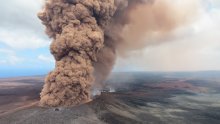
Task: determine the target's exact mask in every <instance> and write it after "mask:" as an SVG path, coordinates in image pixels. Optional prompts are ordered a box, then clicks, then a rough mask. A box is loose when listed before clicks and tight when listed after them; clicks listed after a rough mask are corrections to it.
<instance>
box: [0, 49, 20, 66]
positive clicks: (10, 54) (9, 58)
mask: <svg viewBox="0 0 220 124" xmlns="http://www.w3.org/2000/svg"><path fill="white" fill-rule="evenodd" d="M0 56H1V57H0V64H6V65H16V64H18V63H21V62H23V58H21V57H18V56H17V55H16V53H15V52H14V51H12V50H8V49H0Z"/></svg>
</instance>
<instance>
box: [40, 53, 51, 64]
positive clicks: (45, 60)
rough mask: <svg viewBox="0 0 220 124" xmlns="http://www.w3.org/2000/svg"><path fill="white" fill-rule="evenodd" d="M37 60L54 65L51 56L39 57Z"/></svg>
mask: <svg viewBox="0 0 220 124" xmlns="http://www.w3.org/2000/svg"><path fill="white" fill-rule="evenodd" d="M38 59H39V60H40V61H43V62H47V63H54V58H53V57H52V56H45V55H39V56H38Z"/></svg>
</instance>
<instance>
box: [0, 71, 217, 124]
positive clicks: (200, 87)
mask: <svg viewBox="0 0 220 124" xmlns="http://www.w3.org/2000/svg"><path fill="white" fill-rule="evenodd" d="M43 80H44V77H43V76H42V77H40V76H38V77H20V78H11V79H0V124H106V123H107V124H219V123H220V72H190V73H187V72H184V73H183V72H182V73H149V72H136V73H114V74H112V75H111V77H110V78H109V80H108V81H106V86H107V87H111V88H112V89H114V90H113V91H115V92H106V90H105V91H103V92H102V93H101V95H100V96H96V97H95V99H94V100H93V101H91V102H89V103H87V104H84V105H80V106H75V107H69V108H62V107H61V108H43V107H39V106H38V101H39V93H40V91H41V88H42V86H43Z"/></svg>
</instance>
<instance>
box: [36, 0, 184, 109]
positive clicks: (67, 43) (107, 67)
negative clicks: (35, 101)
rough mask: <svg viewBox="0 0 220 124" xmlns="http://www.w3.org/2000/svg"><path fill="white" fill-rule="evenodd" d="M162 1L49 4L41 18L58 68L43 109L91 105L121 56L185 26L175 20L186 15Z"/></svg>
mask: <svg viewBox="0 0 220 124" xmlns="http://www.w3.org/2000/svg"><path fill="white" fill-rule="evenodd" d="M157 1H159V2H157ZM162 1H165V0H155V1H154V0H46V3H45V7H44V9H43V11H42V12H41V13H39V15H38V16H39V18H40V19H41V20H42V22H43V24H44V25H45V26H46V33H47V34H48V36H49V37H51V38H52V39H53V41H52V43H51V46H50V50H51V53H52V54H53V55H54V58H55V59H56V67H55V69H54V70H53V71H52V72H51V73H50V74H48V76H47V77H46V80H45V85H44V87H43V90H42V92H41V100H40V103H41V105H43V106H52V107H55V106H71V105H78V104H82V103H85V102H88V101H90V90H91V88H93V87H98V86H100V87H102V83H103V81H104V80H105V79H106V78H107V76H108V74H109V73H110V71H111V70H112V68H113V65H114V63H115V59H116V53H121V52H122V51H127V50H130V49H139V48H141V47H143V45H142V44H143V42H141V41H142V40H141V39H142V38H143V35H146V34H150V33H151V32H157V34H158V33H161V32H162V33H163V32H166V31H170V30H171V29H173V28H174V27H176V26H178V25H179V23H182V22H179V20H175V19H174V16H175V14H177V15H178V19H180V16H181V14H182V13H175V14H172V13H170V12H171V11H175V10H171V9H170V7H169V4H164V2H162ZM166 1H168V0H166ZM161 3H162V4H161ZM167 10H169V11H167ZM144 11H146V12H144ZM169 13H170V15H169ZM182 15H183V16H186V14H185V13H183V14H182ZM157 19H158V20H157ZM163 20H164V22H163ZM157 23H159V25H157ZM160 29H162V30H160ZM147 36H148V35H147ZM144 44H145V43H144ZM94 77H95V78H94Z"/></svg>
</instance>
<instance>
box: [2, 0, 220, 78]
mask: <svg viewBox="0 0 220 124" xmlns="http://www.w3.org/2000/svg"><path fill="white" fill-rule="evenodd" d="M189 1H190V0H189ZM200 3H201V5H200V7H199V8H198V9H199V11H200V13H199V15H198V18H197V19H196V21H194V22H193V23H192V24H190V25H188V26H185V27H182V28H181V29H179V30H177V32H176V34H177V35H178V36H180V37H181V38H179V39H178V38H176V37H174V38H173V39H171V41H175V42H169V43H166V44H160V45H157V46H149V47H146V49H143V50H140V51H134V52H133V53H131V54H130V55H129V56H128V57H126V58H123V57H120V58H119V59H118V60H117V64H116V66H115V69H114V71H186V70H187V71H194V70H220V64H219V63H220V35H219V34H220V23H219V22H220V1H219V0H200ZM42 4H43V0H7V1H0V9H1V10H0V15H1V20H0V77H11V76H27V75H42V74H46V73H48V72H49V71H50V70H52V69H53V68H54V60H53V57H52V56H51V55H50V52H49V44H50V42H51V39H49V38H48V37H47V36H46V35H45V33H44V26H43V25H41V22H40V21H39V19H38V18H37V16H36V14H37V12H39V11H40V10H41V8H42ZM183 37H184V38H183Z"/></svg>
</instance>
